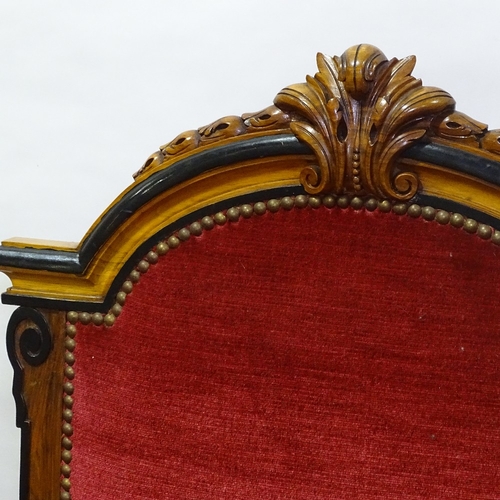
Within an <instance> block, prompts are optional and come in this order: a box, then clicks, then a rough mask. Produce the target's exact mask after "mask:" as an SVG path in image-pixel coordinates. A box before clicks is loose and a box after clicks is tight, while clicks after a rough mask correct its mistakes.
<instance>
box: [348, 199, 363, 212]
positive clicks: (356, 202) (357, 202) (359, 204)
mask: <svg viewBox="0 0 500 500" xmlns="http://www.w3.org/2000/svg"><path fill="white" fill-rule="evenodd" d="M363 205H364V202H363V200H362V199H361V198H360V197H359V196H354V197H353V198H352V200H351V207H352V208H354V210H361V209H362V208H363Z"/></svg>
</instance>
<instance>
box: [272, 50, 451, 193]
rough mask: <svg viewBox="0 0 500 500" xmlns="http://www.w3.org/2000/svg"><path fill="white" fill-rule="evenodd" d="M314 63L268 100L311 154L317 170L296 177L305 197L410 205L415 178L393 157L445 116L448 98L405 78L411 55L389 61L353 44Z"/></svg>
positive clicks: (412, 64)
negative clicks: (300, 79) (350, 196)
mask: <svg viewBox="0 0 500 500" xmlns="http://www.w3.org/2000/svg"><path fill="white" fill-rule="evenodd" d="M317 62H318V69H319V71H318V73H316V75H315V76H314V77H310V76H307V79H306V82H305V83H299V84H296V85H292V86H290V87H286V88H285V89H283V90H282V91H281V92H280V93H279V94H278V95H277V96H276V99H275V100H274V103H275V104H276V106H278V107H279V108H280V109H282V110H284V111H286V112H289V113H291V115H292V120H293V121H292V123H291V125H290V128H291V129H292V131H293V132H294V134H295V135H296V136H297V138H298V139H300V140H301V141H303V142H305V143H307V144H308V145H309V146H310V147H311V148H312V149H313V151H314V152H315V154H316V157H317V160H318V166H317V167H308V168H306V169H305V170H304V171H303V172H302V175H301V182H302V184H303V185H304V187H305V189H306V191H308V192H309V193H314V194H315V193H320V192H325V191H333V192H335V193H339V194H340V193H342V192H354V193H358V194H371V195H375V196H378V197H388V198H394V199H398V200H406V199H409V198H411V197H412V196H413V195H414V194H415V193H416V191H417V188H418V179H417V178H416V176H415V174H413V173H412V172H400V171H398V170H397V168H396V160H397V158H398V155H400V154H401V152H402V151H403V150H405V149H406V148H407V147H409V146H410V145H411V143H412V142H414V141H416V140H418V139H420V138H421V137H422V136H424V135H425V134H426V132H427V131H428V130H429V127H430V125H431V123H432V122H433V121H434V120H436V119H438V120H439V119H440V118H441V117H443V116H446V115H448V114H450V113H451V112H452V111H453V110H454V106H455V101H454V99H453V98H452V97H451V96H450V95H449V94H448V93H447V92H445V91H443V90H441V89H438V88H434V87H424V86H422V82H421V81H420V80H417V79H415V78H413V77H412V76H411V72H412V70H413V68H414V66H415V58H414V57H413V56H410V57H407V58H404V59H402V60H398V59H392V60H390V61H388V60H387V58H386V57H385V55H384V54H383V53H382V52H381V51H380V50H379V49H377V48H376V47H373V46H372V45H358V46H355V47H351V48H350V49H348V50H347V51H346V52H344V54H343V55H342V56H341V57H334V58H331V57H328V56H325V55H323V54H318V57H317Z"/></svg>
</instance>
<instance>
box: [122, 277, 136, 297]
mask: <svg viewBox="0 0 500 500" xmlns="http://www.w3.org/2000/svg"><path fill="white" fill-rule="evenodd" d="M133 288H134V284H133V283H132V282H131V281H130V280H127V281H125V282H124V283H123V285H122V290H123V291H124V292H125V293H127V294H128V293H130V292H132V289H133Z"/></svg>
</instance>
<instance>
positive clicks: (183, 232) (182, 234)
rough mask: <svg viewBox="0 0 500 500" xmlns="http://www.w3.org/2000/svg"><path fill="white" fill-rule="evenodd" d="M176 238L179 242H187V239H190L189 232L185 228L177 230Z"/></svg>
mask: <svg viewBox="0 0 500 500" xmlns="http://www.w3.org/2000/svg"><path fill="white" fill-rule="evenodd" d="M177 237H178V238H179V239H180V240H181V241H187V240H189V238H191V232H190V231H189V229H188V228H187V227H183V228H182V229H179V232H178V233H177Z"/></svg>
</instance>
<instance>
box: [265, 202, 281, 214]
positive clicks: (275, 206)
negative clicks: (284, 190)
mask: <svg viewBox="0 0 500 500" xmlns="http://www.w3.org/2000/svg"><path fill="white" fill-rule="evenodd" d="M267 209H268V210H269V211H270V212H271V213H275V212H277V211H278V210H279V209H280V202H279V201H278V200H274V199H272V200H268V202H267Z"/></svg>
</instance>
